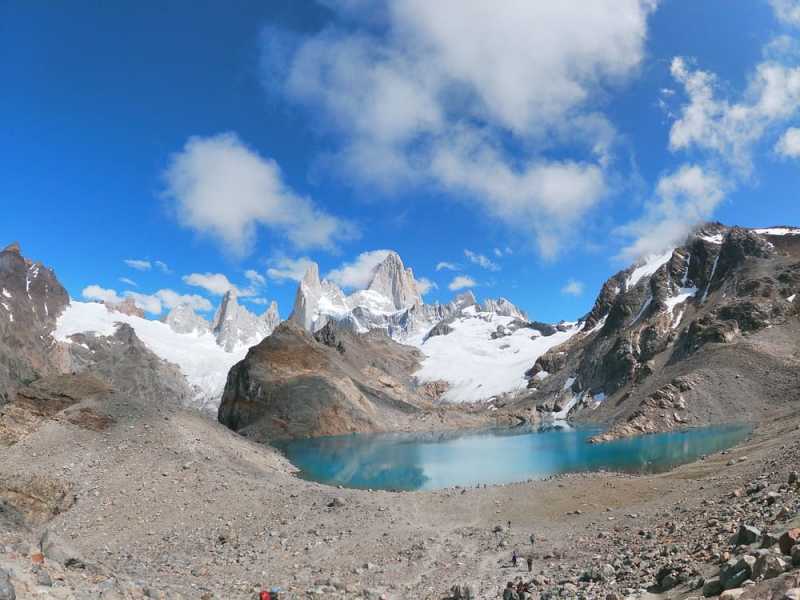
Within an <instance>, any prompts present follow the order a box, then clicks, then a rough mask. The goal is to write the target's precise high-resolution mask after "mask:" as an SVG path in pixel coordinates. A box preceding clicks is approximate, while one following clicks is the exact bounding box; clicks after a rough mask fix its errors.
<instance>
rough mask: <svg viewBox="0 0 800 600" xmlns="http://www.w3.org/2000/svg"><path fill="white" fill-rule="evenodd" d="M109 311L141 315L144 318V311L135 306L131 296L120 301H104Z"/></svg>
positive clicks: (132, 315) (135, 315)
mask: <svg viewBox="0 0 800 600" xmlns="http://www.w3.org/2000/svg"><path fill="white" fill-rule="evenodd" d="M104 304H105V306H106V308H107V309H108V310H109V311H110V312H118V313H122V314H123V315H129V316H131V317H141V318H142V319H144V311H143V310H142V309H141V308H139V307H138V306H136V301H135V300H134V299H133V298H125V300H123V301H122V302H116V303H115V302H104Z"/></svg>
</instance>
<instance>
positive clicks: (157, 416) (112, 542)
mask: <svg viewBox="0 0 800 600" xmlns="http://www.w3.org/2000/svg"><path fill="white" fill-rule="evenodd" d="M81 408H84V409H86V408H88V409H90V410H92V411H93V412H94V413H97V414H104V415H107V416H108V417H110V418H111V419H113V421H114V423H113V425H111V426H110V427H108V428H107V429H105V430H101V431H96V430H94V429H91V428H87V427H81V426H79V425H76V424H75V423H73V422H70V421H69V420H66V419H58V420H48V421H46V422H45V423H43V424H42V426H41V427H39V428H38V429H37V430H35V431H34V432H32V433H31V434H29V435H28V436H27V437H25V438H24V439H22V440H21V441H20V442H19V443H17V444H16V445H14V446H12V447H10V448H8V449H4V450H3V452H2V454H1V455H0V498H2V499H3V500H4V502H3V503H2V504H1V505H0V506H2V510H0V569H3V570H4V572H6V573H7V574H8V575H9V579H8V580H9V582H10V583H11V585H13V586H14V587H15V588H16V590H17V594H16V595H17V598H36V597H43V598H51V597H52V598H80V599H84V598H141V597H155V598H205V599H211V598H214V599H220V600H228V599H231V600H233V599H238V598H255V597H256V591H257V590H259V589H262V588H263V587H267V586H280V587H282V588H283V589H285V590H288V591H289V592H291V593H293V594H294V597H324V598H357V597H368V598H380V597H386V598H397V599H405V598H421V599H427V598H431V599H433V598H436V599H441V598H445V597H448V596H449V592H450V590H451V588H452V586H454V585H468V586H470V589H471V590H472V593H473V597H477V598H498V597H501V592H502V587H503V586H504V584H505V582H506V581H511V580H515V579H516V578H521V579H523V580H524V581H533V582H534V584H535V586H534V588H532V589H535V590H536V591H537V593H538V594H540V596H541V597H543V598H544V597H565V598H579V597H585V598H606V597H608V598H614V597H615V596H613V595H608V594H614V593H616V594H619V596H618V597H620V598H624V597H629V596H630V597H635V598H651V597H678V598H685V597H692V596H696V597H700V596H701V595H702V593H701V590H698V589H696V590H695V591H692V590H691V589H690V588H692V587H695V588H697V587H698V586H699V587H702V584H703V579H704V578H705V579H710V578H712V577H713V576H714V575H716V573H717V572H718V571H719V567H720V564H722V563H723V562H724V561H725V560H727V559H728V558H729V556H728V554H726V553H730V552H732V551H733V553H734V556H739V555H741V554H742V553H743V552H744V551H745V550H746V549H744V548H740V549H738V550H736V549H735V548H734V547H733V546H732V544H731V543H730V538H731V536H732V535H733V534H734V533H736V531H737V530H738V528H739V526H740V525H741V524H742V523H748V524H750V525H753V526H755V527H757V528H759V529H760V530H761V532H762V534H763V532H767V531H768V532H773V533H775V534H776V535H777V534H779V533H781V532H782V530H783V529H785V528H787V527H788V526H789V524H791V520H792V519H793V518H794V517H795V515H796V514H797V511H798V507H799V506H800V495H798V493H797V487H796V486H795V485H794V484H792V485H788V484H787V482H788V481H789V478H790V473H791V472H792V471H793V470H795V469H797V468H798V465H800V460H799V459H800V456H798V452H800V450H798V448H800V447H799V446H798V440H800V430H798V424H800V415H797V414H786V413H775V414H774V415H773V418H772V419H770V420H768V421H766V422H764V423H763V424H762V425H761V426H759V427H758V428H757V429H756V430H755V432H754V434H753V436H752V439H751V440H749V441H748V442H746V443H744V444H742V445H740V446H739V447H737V448H735V449H733V450H732V451H730V452H728V453H723V454H717V455H714V456H710V457H707V458H706V459H705V460H702V461H698V462H696V463H693V464H690V465H685V466H683V467H680V468H678V469H675V470H674V471H672V472H669V473H665V474H659V475H647V476H631V475H619V474H611V473H596V474H580V475H569V476H562V477H558V478H554V479H551V480H547V481H535V482H526V483H518V484H511V485H505V486H493V487H486V488H483V487H481V488H468V489H448V490H441V491H436V492H410V493H393V492H383V491H362V490H348V489H335V488H331V487H327V486H324V485H321V484H316V483H313V482H307V481H304V480H301V479H299V478H297V477H296V476H295V475H293V474H292V471H293V469H292V467H291V465H290V464H288V462H287V461H286V460H285V459H283V458H282V457H281V456H280V455H279V454H278V453H277V452H275V451H274V450H272V449H270V448H268V447H264V446H260V445H258V444H255V443H253V442H250V441H248V440H246V439H244V438H241V437H239V436H236V435H235V434H233V433H231V432H230V431H228V430H227V429H225V428H223V427H222V426H220V425H218V424H216V423H213V422H210V421H209V420H207V419H206V418H204V417H202V416H201V415H199V414H196V413H192V412H189V411H185V410H182V409H179V408H173V407H170V406H162V407H152V406H142V405H139V404H136V403H132V402H129V401H126V400H125V399H122V398H118V397H114V396H111V397H110V398H106V399H103V400H91V401H84V402H83V403H81V404H80V405H78V406H77V407H74V410H79V409H81ZM754 486H755V487H754ZM755 488H759V489H755ZM509 521H510V522H511V528H510V529H509V528H508V522H509ZM45 532H47V533H48V535H49V536H50V538H51V539H53V540H56V541H55V542H53V543H50V544H49V546H50V547H48V548H47V549H46V550H47V551H45V552H44V556H41V555H39V551H40V546H41V542H40V540H41V537H42V534H43V533H45ZM531 534H534V535H535V544H534V545H533V546H532V547H531V544H530V535H531ZM759 544H760V539H759ZM759 544H756V546H758V545H759ZM756 546H754V548H755V547H756ZM64 548H66V550H64ZM514 549H516V550H518V552H519V553H520V554H521V555H527V554H529V553H530V554H531V555H532V557H533V569H532V571H533V572H532V573H531V574H530V575H529V574H528V573H527V567H525V566H524V561H523V562H521V563H520V565H519V566H518V568H516V569H515V568H513V567H511V565H510V558H511V553H512V551H513V550H514ZM787 560H788V562H789V563H790V562H791V559H790V558H789V559H787ZM42 571H44V572H46V573H47V577H49V579H50V581H49V583H50V585H43V584H42V583H41V581H42V580H44V583H48V582H47V581H46V578H45V577H44V576H42V575H40V573H41V572H42ZM659 572H661V573H660V574H659ZM667 575H669V579H667V581H666V583H667V584H670V585H671V584H673V583H674V587H671V589H670V590H667V591H665V592H659V591H658V588H656V587H654V586H655V585H656V584H657V583H658V582H660V583H662V584H663V583H664V579H665V578H666V577H667ZM2 580H3V577H2V575H0V598H4V597H3V596H2ZM775 581H778V580H774V581H773V582H772V583H771V584H770V585H773V584H774V583H775ZM781 581H782V580H781ZM761 585H766V584H761ZM787 585H788V584H787ZM754 589H755V588H752V590H751V591H750V592H748V593H755V592H753V590H754ZM647 590H649V591H647ZM765 593H766V592H765ZM770 593H771V592H770ZM548 594H551V595H550V596H548ZM554 594H557V595H554ZM781 594H783V592H781ZM746 597H747V596H742V598H746ZM750 597H765V598H769V597H771V596H750ZM776 597H781V598H782V597H783V596H782V595H781V596H776Z"/></svg>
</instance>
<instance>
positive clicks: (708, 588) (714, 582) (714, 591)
mask: <svg viewBox="0 0 800 600" xmlns="http://www.w3.org/2000/svg"><path fill="white" fill-rule="evenodd" d="M724 589H725V588H723V587H722V581H721V580H720V578H719V577H712V578H711V579H707V580H706V582H705V583H704V584H703V596H705V597H706V598H709V597H711V596H719V595H720V594H721V593H722V592H723V591H724Z"/></svg>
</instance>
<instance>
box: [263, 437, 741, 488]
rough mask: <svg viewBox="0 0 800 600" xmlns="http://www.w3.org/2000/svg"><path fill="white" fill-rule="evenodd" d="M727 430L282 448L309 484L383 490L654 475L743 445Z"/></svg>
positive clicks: (338, 442)
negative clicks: (596, 438)
mask: <svg viewBox="0 0 800 600" xmlns="http://www.w3.org/2000/svg"><path fill="white" fill-rule="evenodd" d="M750 431H751V428H750V426H748V425H724V426H716V427H706V428H698V429H688V430H685V431H680V432H671V433H659V434H654V435H645V436H640V437H636V438H630V439H625V440H618V441H614V442H607V443H603V444H590V443H589V442H588V441H587V440H588V439H589V438H590V437H591V436H593V435H595V434H597V433H600V432H602V429H599V428H595V427H571V426H558V425H551V426H547V427H515V428H512V429H484V430H472V431H458V432H437V433H388V434H356V435H344V436H334V437H322V438H312V439H303V440H292V441H289V442H283V443H280V444H276V446H277V447H278V448H279V449H280V450H281V451H283V452H284V454H285V455H286V456H287V458H288V459H289V460H291V461H292V463H294V465H295V466H297V467H298V468H299V469H300V470H301V476H302V477H304V478H305V479H310V480H313V481H319V482H322V483H327V484H331V485H342V486H345V487H354V488H371V489H384V490H409V491H410V490H432V489H441V488H446V487H452V486H455V485H460V486H474V485H477V484H499V483H510V482H514V481H525V480H528V479H542V478H545V477H548V476H550V475H556V474H559V473H567V472H577V471H598V470H601V469H605V470H609V471H623V472H633V473H653V472H658V471H664V470H668V469H670V468H672V467H675V466H677V465H679V464H682V463H686V462H690V461H693V460H696V459H698V458H700V457H701V456H703V455H706V454H711V453H713V452H718V451H720V450H723V449H725V448H728V447H730V446H733V445H734V444H736V443H738V442H740V441H742V440H744V439H745V438H746V437H747V436H748V435H749V433H750Z"/></svg>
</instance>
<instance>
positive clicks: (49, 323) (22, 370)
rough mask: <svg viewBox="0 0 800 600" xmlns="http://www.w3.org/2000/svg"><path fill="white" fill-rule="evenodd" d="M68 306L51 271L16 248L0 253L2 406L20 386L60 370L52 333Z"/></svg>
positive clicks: (0, 402) (67, 299) (60, 286)
mask: <svg viewBox="0 0 800 600" xmlns="http://www.w3.org/2000/svg"><path fill="white" fill-rule="evenodd" d="M68 304H69V296H68V294H67V291H66V290H65V289H64V288H63V286H62V285H61V284H60V283H59V282H58V279H56V276H55V273H54V272H53V270H52V269H49V268H47V267H45V266H44V265H43V264H42V263H40V262H33V261H31V260H28V259H27V258H25V257H23V256H22V254H21V252H20V248H19V245H18V244H12V245H10V246H8V247H6V248H5V249H4V250H3V251H2V252H0V404H3V403H4V402H6V401H8V400H9V398H10V397H11V394H12V391H13V390H14V389H16V387H17V386H18V385H20V383H25V382H29V381H33V380H34V379H36V378H37V377H39V376H41V375H44V374H49V373H53V372H56V371H57V370H58V369H57V364H58V356H57V352H55V348H54V346H55V343H54V341H53V339H52V337H51V335H50V334H51V333H52V331H53V329H54V327H55V323H56V318H57V317H58V316H59V315H60V314H61V312H62V311H63V310H64V308H65V307H66V306H67V305H68Z"/></svg>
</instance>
